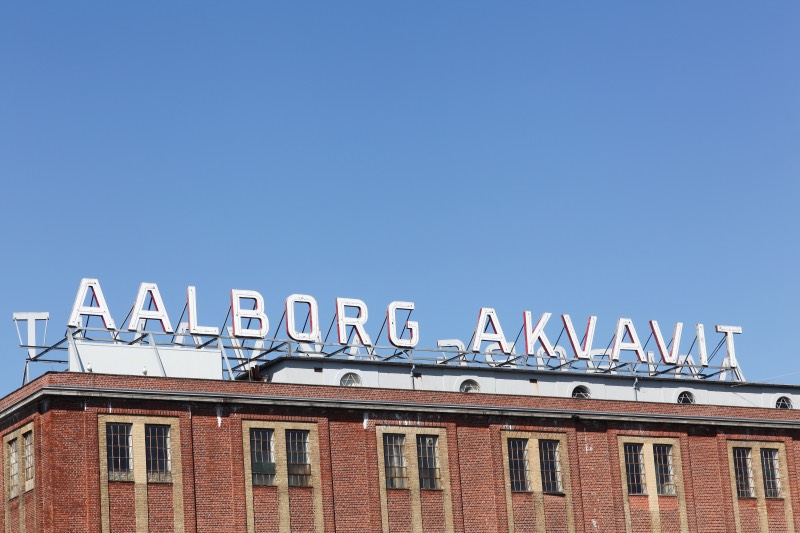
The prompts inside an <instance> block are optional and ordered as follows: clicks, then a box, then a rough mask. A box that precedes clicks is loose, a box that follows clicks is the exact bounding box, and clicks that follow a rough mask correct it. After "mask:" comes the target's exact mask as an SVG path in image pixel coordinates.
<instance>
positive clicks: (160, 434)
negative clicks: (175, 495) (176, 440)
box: [144, 424, 172, 483]
mask: <svg viewBox="0 0 800 533" xmlns="http://www.w3.org/2000/svg"><path fill="white" fill-rule="evenodd" d="M144 443H145V452H146V458H147V481H149V482H151V483H169V482H171V481H172V473H171V472H172V464H171V463H172V456H171V451H170V446H169V426H160V425H159V426H157V425H150V424H148V425H145V426H144Z"/></svg>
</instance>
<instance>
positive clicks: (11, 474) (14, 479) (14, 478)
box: [8, 439, 19, 498]
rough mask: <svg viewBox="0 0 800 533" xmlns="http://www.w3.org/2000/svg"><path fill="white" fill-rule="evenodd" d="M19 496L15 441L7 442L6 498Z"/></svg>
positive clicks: (17, 460)
mask: <svg viewBox="0 0 800 533" xmlns="http://www.w3.org/2000/svg"><path fill="white" fill-rule="evenodd" d="M18 494H19V459H18V458H17V439H14V440H11V441H9V442H8V497H9V498H15V497H16V496H17V495H18Z"/></svg>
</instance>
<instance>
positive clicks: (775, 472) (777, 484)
mask: <svg viewBox="0 0 800 533" xmlns="http://www.w3.org/2000/svg"><path fill="white" fill-rule="evenodd" d="M761 473H762V475H763V477H764V497H765V498H780V497H781V475H780V469H779V467H778V450H776V449H773V448H761Z"/></svg>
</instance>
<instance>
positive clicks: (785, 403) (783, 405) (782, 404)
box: [775, 396, 792, 409]
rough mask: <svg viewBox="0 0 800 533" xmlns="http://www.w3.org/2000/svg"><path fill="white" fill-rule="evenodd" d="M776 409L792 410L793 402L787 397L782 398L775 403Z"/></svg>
mask: <svg viewBox="0 0 800 533" xmlns="http://www.w3.org/2000/svg"><path fill="white" fill-rule="evenodd" d="M775 407H777V408H778V409H791V408H792V400H790V399H789V398H788V397H787V396H781V397H780V398H778V400H777V401H776V402H775Z"/></svg>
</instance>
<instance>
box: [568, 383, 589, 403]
mask: <svg viewBox="0 0 800 533" xmlns="http://www.w3.org/2000/svg"><path fill="white" fill-rule="evenodd" d="M572 397H573V398H579V399H582V400H588V399H589V398H591V397H592V394H591V393H590V392H589V387H585V386H583V385H578V386H577V387H575V388H574V389H572Z"/></svg>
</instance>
